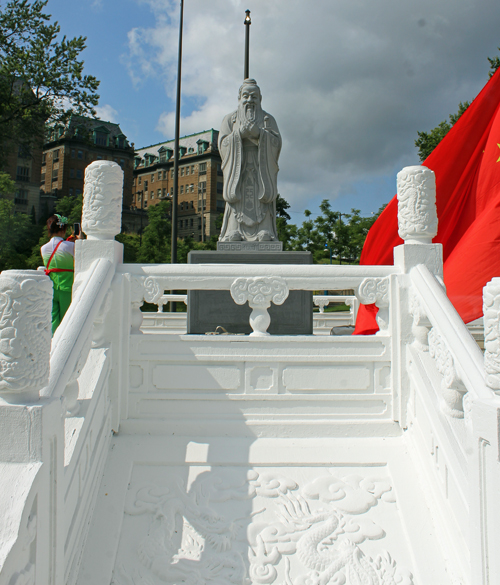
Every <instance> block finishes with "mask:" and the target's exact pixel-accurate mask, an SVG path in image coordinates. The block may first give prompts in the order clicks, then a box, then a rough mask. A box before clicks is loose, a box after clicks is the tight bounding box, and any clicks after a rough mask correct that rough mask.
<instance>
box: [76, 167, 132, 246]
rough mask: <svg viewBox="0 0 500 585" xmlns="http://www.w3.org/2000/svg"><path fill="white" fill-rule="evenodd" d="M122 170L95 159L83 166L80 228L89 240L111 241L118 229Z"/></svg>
mask: <svg viewBox="0 0 500 585" xmlns="http://www.w3.org/2000/svg"><path fill="white" fill-rule="evenodd" d="M122 190H123V171H122V169H121V168H120V165H118V164H117V163H115V162H111V161H106V160H96V161H94V162H93V163H90V164H89V166H88V167H87V168H86V169H85V186H84V194H83V209H82V230H83V231H84V232H85V233H86V234H87V236H88V237H89V239H94V240H112V239H113V238H114V237H115V236H116V234H119V233H120V230H121V218H122Z"/></svg>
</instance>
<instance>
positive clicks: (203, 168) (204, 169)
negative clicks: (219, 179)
mask: <svg viewBox="0 0 500 585" xmlns="http://www.w3.org/2000/svg"><path fill="white" fill-rule="evenodd" d="M199 174H200V175H206V174H207V163H200V166H199Z"/></svg>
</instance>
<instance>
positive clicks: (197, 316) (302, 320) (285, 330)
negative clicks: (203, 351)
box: [187, 242, 313, 335]
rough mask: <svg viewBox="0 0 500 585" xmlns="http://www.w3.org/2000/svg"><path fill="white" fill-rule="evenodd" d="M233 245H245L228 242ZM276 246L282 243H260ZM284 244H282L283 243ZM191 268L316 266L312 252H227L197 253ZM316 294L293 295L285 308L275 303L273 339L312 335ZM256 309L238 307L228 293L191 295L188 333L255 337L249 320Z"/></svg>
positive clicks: (191, 254) (191, 259) (190, 260)
mask: <svg viewBox="0 0 500 585" xmlns="http://www.w3.org/2000/svg"><path fill="white" fill-rule="evenodd" d="M228 243H230V244H231V245H235V244H241V243H242V242H228ZM251 243H253V242H251ZM258 243H259V244H260V243H263V244H264V243H267V244H276V243H278V242H258ZM279 243H280V244H281V242H279ZM188 264H312V254H311V253H310V252H245V251H241V252H240V251H235V252H225V251H219V250H218V251H217V252H212V251H204V250H203V251H202V250H193V251H192V252H189V254H188ZM312 296H313V295H312V291H300V290H299V291H297V290H294V291H290V294H289V296H288V298H287V299H286V301H285V302H284V303H283V304H282V305H274V304H272V303H271V307H270V309H269V315H270V316H271V324H270V326H269V329H268V332H269V333H270V334H271V335H312V331H313V299H312ZM251 312H252V309H251V308H250V307H249V306H248V303H246V304H245V305H237V304H236V303H235V302H234V300H233V299H232V297H231V293H230V292H229V291H228V290H193V291H188V308H187V332H188V333H196V334H205V333H208V332H212V331H215V329H216V327H217V326H219V325H220V326H222V327H224V328H225V329H226V330H227V331H228V332H229V333H245V334H247V335H248V334H250V333H252V328H251V327H250V323H249V317H250V313H251Z"/></svg>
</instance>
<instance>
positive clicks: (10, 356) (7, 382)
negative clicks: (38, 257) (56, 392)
mask: <svg viewBox="0 0 500 585" xmlns="http://www.w3.org/2000/svg"><path fill="white" fill-rule="evenodd" d="M51 308H52V281H51V280H50V279H49V278H48V277H47V276H45V275H44V274H41V273H40V272H38V271H36V270H4V271H3V272H2V274H1V276H0V393H1V394H7V395H15V394H20V393H31V392H33V393H34V392H38V391H39V390H40V389H41V388H42V387H43V386H45V385H46V384H47V382H48V378H49V360H50V346H51V326H50V313H51Z"/></svg>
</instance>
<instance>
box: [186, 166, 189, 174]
mask: <svg viewBox="0 0 500 585" xmlns="http://www.w3.org/2000/svg"><path fill="white" fill-rule="evenodd" d="M186 175H189V165H188V166H187V167H186Z"/></svg>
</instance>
